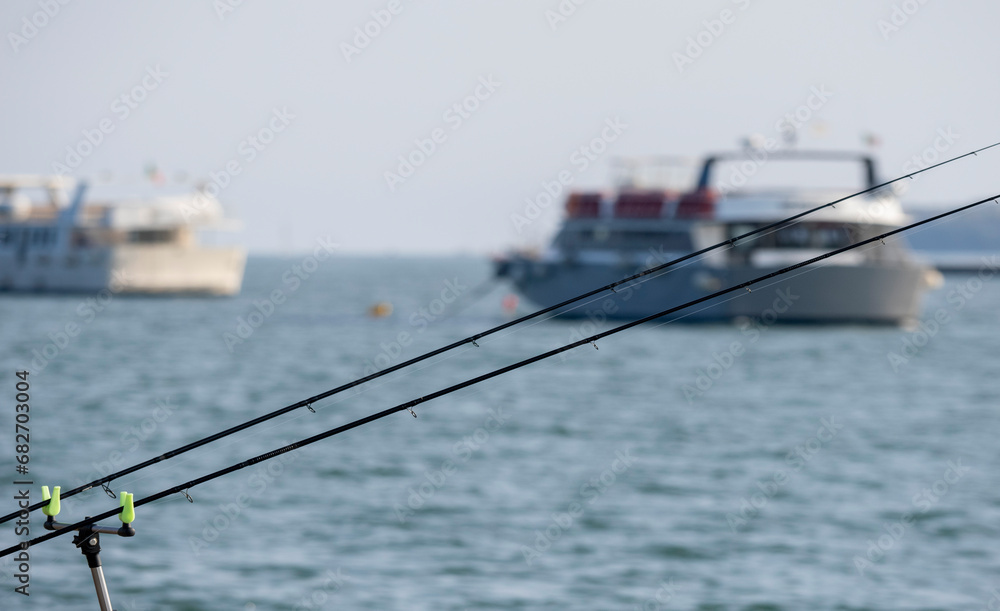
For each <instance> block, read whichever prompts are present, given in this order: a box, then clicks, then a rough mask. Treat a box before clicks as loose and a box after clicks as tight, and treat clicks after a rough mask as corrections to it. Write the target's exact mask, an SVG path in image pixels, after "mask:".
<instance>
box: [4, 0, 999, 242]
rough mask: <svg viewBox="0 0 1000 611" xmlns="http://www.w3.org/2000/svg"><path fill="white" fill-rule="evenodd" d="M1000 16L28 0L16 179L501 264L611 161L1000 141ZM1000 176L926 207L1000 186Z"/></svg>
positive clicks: (841, 7)
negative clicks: (748, 147) (786, 132)
mask: <svg viewBox="0 0 1000 611" xmlns="http://www.w3.org/2000/svg"><path fill="white" fill-rule="evenodd" d="M63 2H65V4H64V3H63ZM560 6H561V7H562V9H563V12H564V13H566V14H567V15H568V16H566V17H565V18H563V17H562V16H561V15H559V10H560ZM46 9H47V10H48V12H49V13H53V14H52V15H51V16H49V15H47V14H46V13H45V11H46ZM230 9H231V10H230ZM570 9H572V11H571V10H570ZM373 12H374V16H373ZM570 13H571V14H570ZM390 18H391V19H390ZM376 19H378V20H381V21H382V22H383V23H385V25H380V24H378V23H377V21H376ZM31 22H34V23H33V24H32V23H31ZM369 22H371V23H369ZM997 23H1000V4H998V3H997V2H996V0H966V1H963V2H944V0H922V1H918V0H907V1H906V2H902V1H899V0H838V1H826V2H803V1H802V0H711V1H699V2H672V1H666V0H614V1H612V0H576V1H575V2H574V1H573V0H563V1H562V2H560V1H559V0H533V1H527V0H523V1H520V0H505V1H503V2H498V1H496V0H489V1H487V0H456V1H452V2H440V1H432V0H420V1H416V0H412V1H409V0H394V1H389V0H372V1H369V0H365V1H355V2H320V1H318V0H313V1H301V2H277V1H271V2H264V1H261V0H256V1H250V0H244V1H242V2H239V1H238V0H218V1H213V0H198V1H192V0H182V1H178V0H171V1H169V2H168V1H166V0H162V1H156V2H154V1H144V2H110V1H109V2H84V1H83V0H26V1H12V0H8V1H5V2H4V3H3V8H2V9H0V31H2V33H3V35H4V46H3V50H2V52H0V74H2V85H3V91H2V93H0V100H2V102H0V104H2V106H0V108H2V111H3V112H2V114H0V117H2V118H0V121H2V126H3V129H2V133H3V135H4V144H5V145H4V146H3V147H2V148H0V172H2V173H15V172H16V173H49V172H52V171H53V167H54V164H57V163H61V164H63V165H64V166H66V167H67V168H68V169H70V170H72V173H73V174H74V175H78V176H85V177H95V176H100V175H102V173H105V172H110V173H112V175H113V176H115V177H116V180H119V181H138V180H139V179H141V178H142V175H143V171H144V168H145V167H146V166H147V165H148V164H150V163H155V164H156V165H157V166H158V167H159V168H161V169H162V170H163V171H164V172H165V173H166V175H167V176H168V178H170V179H173V178H174V177H175V176H177V175H178V174H186V175H187V176H188V177H189V179H188V180H189V182H190V179H191V177H207V176H209V175H210V173H215V176H216V177H217V180H218V182H220V183H226V182H227V181H228V184H227V185H225V187H224V188H222V189H221V191H220V194H219V198H220V199H221V200H222V201H223V203H224V204H226V205H227V207H229V209H230V210H232V211H233V213H234V214H235V215H236V216H238V217H239V218H240V219H242V220H243V221H244V223H245V231H244V234H243V237H244V239H245V241H246V243H247V245H248V246H249V247H250V248H251V250H253V251H255V252H275V251H282V252H288V251H301V250H304V249H306V248H309V247H310V244H311V243H313V242H314V241H315V239H316V238H318V237H322V236H332V237H333V238H334V239H335V240H336V241H337V242H339V243H340V244H341V245H342V247H343V248H344V250H345V251H351V252H457V251H465V252H476V253H489V252H497V251H500V250H503V249H504V248H505V247H507V246H510V245H514V244H525V243H530V242H539V241H540V240H542V239H544V237H546V235H547V234H548V233H549V232H550V231H551V230H552V228H553V227H554V226H555V225H556V224H557V222H558V220H559V217H560V214H561V211H560V209H559V208H560V206H561V201H559V202H558V203H557V204H554V205H552V206H550V207H548V208H547V209H545V210H544V211H543V213H542V215H541V217H540V218H539V219H538V220H537V222H533V223H531V224H530V225H528V226H527V227H526V228H522V231H521V232H519V231H517V229H516V228H515V224H514V222H513V221H512V215H514V214H524V213H525V207H526V202H525V199H526V198H529V197H530V198H535V197H537V196H538V194H539V193H541V192H543V190H542V189H543V187H542V185H543V182H544V181H555V180H558V178H559V176H560V173H561V172H562V173H564V174H563V175H564V176H567V175H568V176H570V177H571V178H572V179H573V181H574V184H575V185H600V184H602V183H603V182H604V181H605V180H607V169H608V162H609V161H610V159H611V157H612V156H614V155H645V154H685V155H698V154H701V153H704V152H706V151H709V150H717V149H729V148H733V147H734V146H735V145H736V144H737V142H738V141H739V139H741V138H742V137H745V136H748V135H750V134H755V133H756V134H761V135H763V136H764V137H778V136H779V133H780V130H782V129H785V127H786V125H787V123H785V124H782V125H778V122H779V121H780V120H781V119H782V118H783V117H784V116H785V115H786V113H793V115H794V113H795V112H796V111H798V112H799V117H800V119H801V118H804V119H805V121H804V123H805V125H804V126H803V129H802V130H801V137H800V146H810V147H822V148H861V147H863V146H864V145H863V140H862V137H863V136H864V134H866V133H869V132H871V133H875V134H877V135H878V136H879V137H880V138H881V140H882V145H881V147H879V148H878V149H877V152H878V154H879V156H880V158H881V161H882V168H883V174H885V175H895V174H897V173H900V172H901V171H902V169H903V167H904V164H905V163H906V162H907V160H908V159H910V158H911V157H913V156H914V155H919V154H921V153H923V152H924V151H925V150H927V147H933V146H934V145H935V141H937V142H936V144H937V145H938V147H939V148H941V149H947V150H946V151H945V153H944V154H945V155H954V154H959V153H963V152H966V151H968V150H970V149H972V148H975V147H978V146H982V145H985V144H989V143H991V142H992V141H995V140H1000V78H997V75H998V74H1000V41H998V40H997V37H996V33H995V31H994V30H995V26H996V24H997ZM366 27H367V29H368V31H369V32H370V33H373V34H375V35H374V36H371V37H369V38H365V37H364V36H359V35H358V29H357V28H361V29H362V31H363V30H364V29H366ZM345 44H347V45H351V48H348V47H345ZM362 46H364V48H362ZM477 93H478V95H479V99H476V98H475V95H476V94H477ZM122 96H125V97H124V98H123V97H122ZM469 96H473V98H472V99H467V98H469ZM456 104H459V105H463V104H464V105H466V107H465V108H462V107H461V106H460V111H456V110H454V105H456ZM810 104H811V105H812V106H813V108H812V109H810V108H809V105H810ZM616 121H617V123H616ZM796 121H798V119H796ZM611 125H614V126H615V127H614V128H612V127H609V126H611ZM102 126H103V128H104V131H103V132H102V131H101V128H102ZM279 129H280V131H278V130H279ZM261 130H263V132H261ZM949 130H950V131H949ZM941 133H945V134H948V133H950V136H949V137H948V138H944V137H943V136H940V135H939V134H941ZM87 134H89V136H90V139H91V140H92V141H97V142H98V144H96V145H93V146H88V145H89V144H90V143H88V142H87ZM258 135H259V138H260V140H256V143H254V142H251V141H250V140H249V139H250V138H255V139H256V138H257V137H258ZM435 136H436V137H437V140H438V141H437V142H434V137H435ZM595 138H604V140H603V141H600V142H598V146H597V147H596V148H595V149H594V150H593V151H590V152H589V153H586V154H585V153H580V152H578V149H580V147H583V146H588V145H589V143H591V141H593V140H594V139H595ZM264 140H266V141H267V142H266V143H265V142H263V141H264ZM417 141H421V142H422V144H421V145H418V144H417ZM81 143H83V144H82V146H81ZM421 146H422V147H423V148H425V149H426V150H431V146H433V149H434V150H433V152H432V153H431V154H430V155H426V159H425V160H423V162H422V164H421V165H420V166H419V167H416V168H415V169H414V171H413V173H412V175H411V176H409V177H407V178H405V179H404V180H402V181H397V180H395V179H389V180H387V177H386V173H387V172H396V173H398V172H399V171H400V168H399V165H400V162H399V156H401V155H403V156H408V155H410V154H411V153H412V154H413V157H414V159H417V160H420V158H421V156H423V153H420V152H417V153H414V151H419V148H420V147H421ZM67 147H69V148H70V149H71V150H72V149H76V150H75V152H76V154H77V155H79V157H78V158H77V157H74V154H73V153H71V152H68V151H67ZM605 147H606V148H607V150H606V151H604V152H603V153H602V154H597V149H602V148H605ZM575 152H576V154H575V156H574V153H575ZM81 153H83V154H81ZM587 154H589V155H590V156H591V157H593V158H594V161H591V160H590V159H588V158H587V157H586V155H587ZM935 154H938V153H936V152H935ZM584 160H586V163H584ZM998 162H1000V153H992V154H990V155H983V156H981V157H980V158H979V159H973V160H971V161H967V162H963V163H962V164H961V166H960V167H959V166H955V167H953V168H952V169H947V170H944V171H942V172H940V173H939V174H937V175H936V176H935V177H928V178H925V179H922V180H921V181H919V183H915V184H914V185H913V188H912V190H911V191H910V194H909V198H910V199H911V200H920V201H940V202H945V203H950V202H954V203H956V204H957V203H961V202H964V201H967V200H968V201H971V198H974V197H976V196H978V195H988V194H991V193H992V192H994V191H1000V180H997V178H996V177H997V173H996V172H995V171H994V169H995V168H996V167H997V165H998ZM227 165H228V166H229V168H230V170H227ZM233 170H238V171H239V173H238V174H235V173H234V172H233ZM403 171H404V172H405V171H406V168H403ZM390 178H391V177H390ZM400 178H404V177H403V176H402V175H400ZM390 183H392V184H391V186H390ZM551 186H552V185H550V187H551ZM560 199H561V198H560Z"/></svg>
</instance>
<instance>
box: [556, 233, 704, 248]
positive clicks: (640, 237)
mask: <svg viewBox="0 0 1000 611" xmlns="http://www.w3.org/2000/svg"><path fill="white" fill-rule="evenodd" d="M556 245H557V246H559V247H561V248H595V247H598V248H607V249H612V250H642V251H645V250H649V249H650V248H652V249H655V250H665V251H674V252H678V251H684V252H687V251H690V250H691V236H690V235H689V234H688V233H687V232H684V231H629V230H621V229H619V230H610V231H607V230H606V231H601V232H598V231H567V232H563V233H562V234H560V236H559V237H558V238H557V240H556Z"/></svg>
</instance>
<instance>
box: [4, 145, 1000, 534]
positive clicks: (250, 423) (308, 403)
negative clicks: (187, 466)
mask: <svg viewBox="0 0 1000 611" xmlns="http://www.w3.org/2000/svg"><path fill="white" fill-rule="evenodd" d="M997 146H1000V142H996V143H993V144H990V145H989V146H984V147H982V148H979V149H976V150H973V151H970V152H968V153H965V154H963V155H958V156H956V157H952V158H951V159H946V160H944V161H941V162H939V163H936V164H934V165H930V166H928V167H926V168H923V169H920V170H917V171H914V172H911V173H909V174H905V175H903V176H899V177H897V178H894V179H892V180H888V181H885V182H883V183H880V184H876V185H873V186H870V187H868V188H866V189H864V190H862V191H858V192H856V193H852V194H850V195H847V196H844V197H841V198H839V199H836V200H834V201H831V202H828V203H826V204H822V205H819V206H816V207H814V208H811V209H809V210H805V211H803V212H800V213H798V214H795V215H792V216H789V217H787V218H784V219H782V220H779V221H776V222H773V223H770V224H767V225H764V226H762V227H758V228H756V229H752V230H750V231H747V232H745V233H743V234H741V235H738V236H735V237H733V238H731V239H729V240H725V241H723V242H719V243H717V244H713V245H711V246H708V247H706V248H703V249H701V250H698V251H695V252H692V253H690V254H687V255H684V256H681V257H678V258H676V259H673V260H670V261H667V262H665V263H663V264H660V265H656V266H654V267H650V268H649V269H646V270H643V271H641V272H638V273H635V274H633V275H631V276H628V277H626V278H622V279H621V280H618V281H615V282H612V283H611V284H607V285H605V286H602V287H599V288H596V289H593V290H591V291H588V292H586V293H582V294H580V295H577V296H576V297H572V298H570V299H567V300H565V301H562V302H560V303H557V304H555V305H552V306H549V307H547V308H542V309H540V310H538V311H535V312H532V313H530V314H527V315H525V316H522V317H520V318H517V319H514V320H511V321H508V322H505V323H502V324H500V325H497V326H495V327H493V328H490V329H487V330H485V331H482V332H480V333H477V334H475V335H471V336H469V337H466V338H464V339H460V340H458V341H455V342H453V343H451V344H448V345H446V346H442V347H441V348H437V349H435V350H431V351H429V352H426V353H424V354H421V355H419V356H416V357H414V358H411V359H409V360H406V361H403V362H401V363H398V364H396V365H392V366H390V367H387V368H385V369H382V370H380V371H376V372H374V373H372V374H370V375H367V376H364V377H361V378H358V379H356V380H353V381H351V382H348V383H346V384H342V385H340V386H337V387H336V388H332V389H330V390H327V391H325V392H322V393H319V394H317V395H314V396H312V397H309V398H307V399H302V400H301V401H297V402H295V403H292V404H290V405H287V406H285V407H282V408H280V409H277V410H274V411H272V412H269V413H266V414H263V415H261V416H258V417H256V418H253V419H251V420H247V421H245V422H242V423H240V424H237V425H235V426H232V427H230V428H228V429H225V430H223V431H219V432H218V433H214V434H212V435H208V436H207V437H203V438H201V439H198V440H196V441H193V442H190V443H188V444H185V445H183V446H181V447H179V448H176V449H174V450H170V451H168V452H164V453H163V454H160V455H159V456H155V457H153V458H150V459H148V460H145V461H143V462H140V463H137V464H135V465H132V466H131V467H126V468H124V469H121V470H119V471H116V472H114V473H109V474H108V475H105V476H103V477H100V478H98V479H95V480H94V481H92V482H89V483H86V484H82V485H80V486H77V487H76V488H73V489H71V490H67V491H66V492H64V493H63V495H62V497H63V498H69V497H72V496H74V495H76V494H79V493H81V492H85V491H87V490H90V489H93V488H96V487H98V486H102V487H103V488H104V490H105V492H107V493H108V494H109V495H110V496H113V493H111V492H110V488H108V487H107V484H108V483H110V482H112V481H114V480H116V479H119V478H121V477H124V476H126V475H130V474H132V473H135V472H137V471H139V470H142V469H145V468H147V467H150V466H153V465H155V464H158V463H161V462H163V461H166V460H169V459H171V458H174V457H176V456H180V455H181V454H184V453H186V452H189V451H191V450H194V449H197V448H199V447H202V446H204V445H207V444H209V443H212V442H214V441H218V440H220V439H223V438H225V437H228V436H230V435H233V434H235V433H238V432H240V431H244V430H246V429H249V428H251V427H254V426H256V425H258V424H262V423H264V422H267V421H269V420H273V419H274V418H277V417H278V416H281V415H283V414H287V413H289V412H292V411H295V410H298V409H301V408H303V407H305V408H308V409H310V410H311V411H315V410H314V409H313V405H314V404H315V403H317V402H319V401H321V400H323V399H326V398H328V397H331V396H333V395H336V394H338V393H342V392H344V391H347V390H350V389H352V388H355V387H357V386H360V385H362V384H365V383H367V382H370V381H373V380H375V379H378V378H380V377H382V376H385V375H388V374H390V373H394V372H396V371H400V370H402V369H405V368H407V367H410V366H412V365H415V364H417V363H421V362H423V361H426V360H428V359H431V358H433V357H435V356H438V355H440V354H444V353H446V352H449V351H451V350H454V349H456V348H459V347H462V346H467V345H474V346H478V345H479V344H478V343H477V341H478V340H480V339H482V338H484V337H488V336H490V335H493V334H495V333H498V332H500V331H503V330H505V329H508V328H511V327H513V326H516V325H519V324H521V323H524V322H527V321H529V320H533V319H536V318H539V317H541V316H544V315H546V314H549V313H552V312H555V311H557V310H560V309H562V308H565V307H567V306H570V305H572V304H574V303H578V302H580V301H583V300H585V299H588V298H590V297H594V296H596V295H600V294H602V293H606V292H608V291H614V290H615V288H616V287H618V286H621V285H624V284H627V283H629V282H633V281H635V280H639V279H642V278H645V277H649V276H652V275H654V274H657V273H659V272H663V271H666V270H668V269H669V268H672V267H675V266H677V265H679V264H681V263H684V262H686V261H689V260H692V259H694V258H696V257H699V256H702V255H705V254H707V253H710V252H712V251H714V250H717V249H719V248H723V247H726V246H731V245H733V244H735V243H736V242H738V241H741V240H745V239H747V238H751V237H754V236H757V235H760V234H763V233H765V232H769V231H773V230H776V229H778V228H781V227H785V226H787V225H790V224H792V223H795V222H796V221H798V220H800V219H802V218H804V217H806V216H809V215H811V214H814V213H816V212H818V211H820V210H824V209H826V208H830V207H834V206H836V205H837V204H839V203H841V202H845V201H847V200H850V199H853V198H856V197H860V196H862V195H866V194H869V193H873V192H875V191H878V190H880V189H884V188H886V187H889V186H891V185H893V184H894V183H897V182H900V181H903V180H907V179H912V178H913V177H914V176H916V175H918V174H922V173H924V172H928V171H930V170H933V169H935V168H938V167H941V166H944V165H947V164H950V163H953V162H955V161H958V160H960V159H964V158H966V157H970V156H977V155H978V154H979V153H981V152H984V151H987V150H989V149H992V148H995V147H997ZM44 506H45V503H44V502H41V503H36V504H34V505H32V506H30V507H28V508H27V509H24V510H21V511H15V512H11V513H9V514H7V515H4V516H0V523H3V522H7V521H9V520H13V519H15V518H17V517H18V516H20V515H22V514H23V513H24V512H25V511H27V512H31V511H35V510H38V509H41V508H42V507H44Z"/></svg>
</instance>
